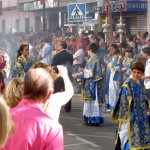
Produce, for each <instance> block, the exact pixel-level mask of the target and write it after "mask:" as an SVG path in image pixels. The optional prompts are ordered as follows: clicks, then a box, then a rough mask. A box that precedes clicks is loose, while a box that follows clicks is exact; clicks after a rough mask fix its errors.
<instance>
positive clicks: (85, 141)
mask: <svg viewBox="0 0 150 150" xmlns="http://www.w3.org/2000/svg"><path fill="white" fill-rule="evenodd" d="M66 134H67V135H69V136H72V137H74V138H76V139H77V140H79V141H81V142H83V143H85V144H88V145H90V146H92V147H94V148H101V146H99V145H96V144H95V143H93V142H90V141H88V140H86V139H84V138H81V137H79V136H78V135H76V134H73V133H71V132H66Z"/></svg>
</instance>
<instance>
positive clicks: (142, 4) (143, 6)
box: [126, 1, 148, 12]
mask: <svg viewBox="0 0 150 150" xmlns="http://www.w3.org/2000/svg"><path fill="white" fill-rule="evenodd" d="M147 8H148V3H147V1H128V2H127V4H126V11H145V12H147Z"/></svg>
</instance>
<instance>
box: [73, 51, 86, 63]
mask: <svg viewBox="0 0 150 150" xmlns="http://www.w3.org/2000/svg"><path fill="white" fill-rule="evenodd" d="M73 59H74V61H73V65H76V64H82V63H83V61H84V50H83V49H78V50H77V51H76V52H75V54H74V55H73Z"/></svg>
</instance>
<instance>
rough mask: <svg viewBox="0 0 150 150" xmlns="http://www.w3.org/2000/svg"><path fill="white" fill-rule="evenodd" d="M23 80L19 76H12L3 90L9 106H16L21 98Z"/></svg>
mask: <svg viewBox="0 0 150 150" xmlns="http://www.w3.org/2000/svg"><path fill="white" fill-rule="evenodd" d="M23 82H24V79H23V78H22V77H20V78H14V79H12V80H11V81H10V82H9V83H8V85H7V87H6V91H5V97H6V99H7V103H8V105H9V107H10V108H13V107H15V106H17V105H18V103H19V102H20V100H21V99H22V86H23Z"/></svg>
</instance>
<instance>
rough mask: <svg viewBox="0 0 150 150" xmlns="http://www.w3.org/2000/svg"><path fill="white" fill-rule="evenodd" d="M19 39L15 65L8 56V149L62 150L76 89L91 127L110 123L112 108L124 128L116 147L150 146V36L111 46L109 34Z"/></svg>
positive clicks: (4, 89) (116, 40)
mask: <svg viewBox="0 0 150 150" xmlns="http://www.w3.org/2000/svg"><path fill="white" fill-rule="evenodd" d="M18 37H19V43H18V47H17V48H16V49H15V50H14V52H12V51H11V54H13V55H14V54H15V53H16V55H14V56H15V57H14V58H13V60H12V59H10V60H11V61H10V62H11V63H10V64H9V63H5V61H6V62H7V59H6V57H5V60H4V59H2V58H3V57H4V55H3V56H1V57H2V58H1V64H0V65H1V67H0V68H1V73H0V94H1V100H0V116H1V118H2V119H1V120H0V121H1V123H0V127H1V131H2V132H1V133H0V147H2V148H1V149H2V150H5V149H6V150H9V149H11V148H12V147H13V148H14V149H15V150H20V149H24V150H26V149H28V150H35V149H40V150H42V149H52V150H62V149H63V131H62V126H61V125H60V123H59V115H60V110H61V107H62V106H63V105H64V109H65V111H66V112H70V111H71V106H72V103H71V98H72V96H73V94H74V91H75V93H81V95H82V96H81V97H82V99H83V100H84V106H83V124H84V125H88V126H89V125H90V126H99V125H103V124H104V111H108V112H111V114H112V120H113V121H115V122H118V123H119V125H118V130H117V135H116V147H115V149H116V150H129V149H131V150H132V149H139V150H140V149H150V120H149V119H150V111H149V109H150V35H149V34H148V32H145V33H141V32H139V33H137V35H132V34H131V33H129V34H124V35H123V43H121V44H120V37H119V35H118V34H117V33H113V42H111V43H110V42H107V43H105V39H104V34H103V32H98V33H97V34H94V33H93V34H90V35H88V36H87V35H84V33H80V34H79V35H78V36H74V35H72V34H69V35H68V34H65V33H61V34H59V35H58V34H50V35H48V34H43V35H42V37H40V36H38V35H36V34H35V35H26V36H22V37H21V38H20V36H18ZM120 45H121V46H120ZM6 49H7V48H4V50H3V51H5V50H6ZM6 52H7V51H6ZM7 53H8V55H9V54H10V53H9V52H7ZM10 58H12V57H11V56H10ZM8 64H9V66H11V67H10V68H11V69H10V74H9V76H7V75H6V74H7V69H6V68H8V66H7V65H8ZM6 79H8V80H7V82H6ZM9 80H10V81H9ZM81 90H82V92H81ZM16 141H17V143H16Z"/></svg>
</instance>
